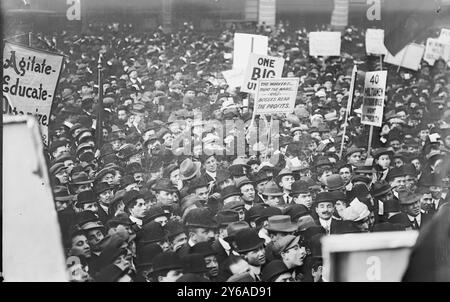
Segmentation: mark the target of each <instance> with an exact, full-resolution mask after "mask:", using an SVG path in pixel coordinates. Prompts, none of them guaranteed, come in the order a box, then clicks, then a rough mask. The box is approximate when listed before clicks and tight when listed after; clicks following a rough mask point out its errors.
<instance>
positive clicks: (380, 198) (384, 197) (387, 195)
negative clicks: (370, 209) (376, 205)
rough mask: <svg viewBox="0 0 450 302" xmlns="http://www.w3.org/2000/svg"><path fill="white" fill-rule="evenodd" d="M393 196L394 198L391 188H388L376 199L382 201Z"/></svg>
mask: <svg viewBox="0 0 450 302" xmlns="http://www.w3.org/2000/svg"><path fill="white" fill-rule="evenodd" d="M393 198H394V193H392V190H389V191H388V192H387V193H386V194H384V195H381V196H379V197H378V199H379V200H381V201H382V202H386V201H387V200H391V199H393Z"/></svg>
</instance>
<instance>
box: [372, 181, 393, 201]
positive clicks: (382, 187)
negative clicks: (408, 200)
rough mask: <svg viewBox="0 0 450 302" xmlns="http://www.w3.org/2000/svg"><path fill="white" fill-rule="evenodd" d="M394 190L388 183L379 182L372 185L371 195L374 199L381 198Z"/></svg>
mask: <svg viewBox="0 0 450 302" xmlns="http://www.w3.org/2000/svg"><path fill="white" fill-rule="evenodd" d="M391 190H392V188H391V186H390V185H389V183H388V182H387V181H384V180H382V181H377V182H376V183H374V184H373V185H372V189H371V193H372V196H373V197H380V196H383V195H385V194H387V193H389V192H390V191H391Z"/></svg>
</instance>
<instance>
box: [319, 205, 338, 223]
mask: <svg viewBox="0 0 450 302" xmlns="http://www.w3.org/2000/svg"><path fill="white" fill-rule="evenodd" d="M316 213H317V215H318V216H319V218H321V219H323V220H328V219H330V218H331V216H332V215H333V213H334V205H333V203H332V202H321V203H319V204H318V205H317V206H316Z"/></svg>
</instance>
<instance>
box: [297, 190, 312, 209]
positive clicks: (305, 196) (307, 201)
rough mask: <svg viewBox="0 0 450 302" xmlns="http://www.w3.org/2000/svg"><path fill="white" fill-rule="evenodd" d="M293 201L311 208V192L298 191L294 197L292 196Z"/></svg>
mask: <svg viewBox="0 0 450 302" xmlns="http://www.w3.org/2000/svg"><path fill="white" fill-rule="evenodd" d="M294 202H295V203H296V204H302V205H304V206H306V207H307V208H308V209H310V208H311V205H312V197H311V193H309V192H308V193H300V194H298V196H297V197H296V198H294Z"/></svg>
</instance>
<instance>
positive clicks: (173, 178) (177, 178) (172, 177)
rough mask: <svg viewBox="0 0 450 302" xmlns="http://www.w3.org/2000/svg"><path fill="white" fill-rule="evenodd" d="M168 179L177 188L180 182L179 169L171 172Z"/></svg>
mask: <svg viewBox="0 0 450 302" xmlns="http://www.w3.org/2000/svg"><path fill="white" fill-rule="evenodd" d="M169 179H170V181H171V182H172V184H173V185H174V186H176V187H177V188H178V185H179V182H180V170H179V169H175V170H173V171H172V172H171V173H170V177H169Z"/></svg>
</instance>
